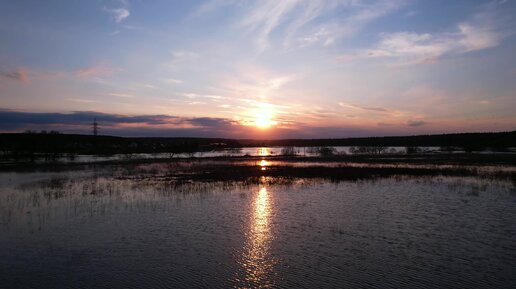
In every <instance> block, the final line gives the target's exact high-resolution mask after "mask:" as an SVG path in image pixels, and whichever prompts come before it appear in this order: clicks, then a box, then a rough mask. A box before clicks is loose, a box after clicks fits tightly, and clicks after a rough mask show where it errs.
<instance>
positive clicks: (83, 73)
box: [75, 65, 118, 78]
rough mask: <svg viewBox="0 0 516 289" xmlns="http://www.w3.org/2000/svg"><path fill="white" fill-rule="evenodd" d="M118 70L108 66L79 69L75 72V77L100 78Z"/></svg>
mask: <svg viewBox="0 0 516 289" xmlns="http://www.w3.org/2000/svg"><path fill="white" fill-rule="evenodd" d="M117 70H118V69H116V68H113V67H110V66H104V65H99V66H90V67H85V68H81V69H78V70H76V71H75V75H76V76H78V77H83V78H88V77H100V76H106V75H111V74H113V73H114V72H115V71H117Z"/></svg>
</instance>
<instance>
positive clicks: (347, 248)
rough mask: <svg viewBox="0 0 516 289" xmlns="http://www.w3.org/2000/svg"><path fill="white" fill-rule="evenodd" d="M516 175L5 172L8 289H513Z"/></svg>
mask: <svg viewBox="0 0 516 289" xmlns="http://www.w3.org/2000/svg"><path fill="white" fill-rule="evenodd" d="M515 171H516V170H515V169H514V166H508V165H505V166H497V165H486V166H481V167H476V166H459V165H456V164H435V165H426V166H424V165H420V164H417V165H415V164H396V165H392V164H388V165H385V164H384V165H381V164H370V163H358V164H357V163H354V164H353V163H351V164H350V163H338V162H323V163H318V162H306V161H297V162H296V161H290V162H289V161H285V160H281V161H279V160H270V159H260V158H256V159H252V160H238V161H235V162H227V161H214V160H211V161H210V160H206V161H176V162H170V163H169V162H145V163H120V164H109V165H95V164H92V165H83V166H74V167H59V168H45V169H31V170H21V171H14V170H13V171H8V170H6V171H3V172H0V272H1V274H0V284H1V286H0V287H2V288H199V287H207V288H228V287H229V288H256V287H269V288H284V287H288V288H439V287H440V288H473V287H480V288H510V287H512V288H514V287H515V286H516V277H515V275H514V268H516V239H515V236H516V223H515V222H514V220H516V187H515V184H516V178H515Z"/></svg>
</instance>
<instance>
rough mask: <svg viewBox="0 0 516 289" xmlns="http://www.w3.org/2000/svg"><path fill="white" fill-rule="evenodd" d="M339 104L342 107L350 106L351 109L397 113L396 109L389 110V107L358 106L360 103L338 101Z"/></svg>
mask: <svg viewBox="0 0 516 289" xmlns="http://www.w3.org/2000/svg"><path fill="white" fill-rule="evenodd" d="M339 105H340V106H341V107H344V108H351V109H356V110H367V111H373V112H380V113H388V114H394V113H397V111H394V110H390V109H387V108H384V107H369V106H360V105H354V104H349V103H345V102H339Z"/></svg>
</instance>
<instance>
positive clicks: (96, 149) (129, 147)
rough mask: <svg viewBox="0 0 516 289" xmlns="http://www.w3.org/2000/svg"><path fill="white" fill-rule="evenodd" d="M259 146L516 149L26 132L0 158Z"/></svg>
mask: <svg viewBox="0 0 516 289" xmlns="http://www.w3.org/2000/svg"><path fill="white" fill-rule="evenodd" d="M259 146H299V147H316V146H317V147H325V146H329V147H331V146H368V147H393V146H396V147H421V146H431V147H457V148H461V149H464V150H465V151H481V150H485V149H494V150H503V149H504V148H508V147H516V131H512V132H497V133H460V134H440V135H417V136H392V137H366V138H339V139H284V140H251V139H223V138H185V137H178V138H175V137H159V138H156V137H138V138H134V137H114V136H102V135H99V136H93V135H73V134H60V133H57V132H39V133H36V132H28V133H17V134H12V133H10V134H0V153H1V154H3V155H4V156H5V155H10V156H13V155H14V156H27V155H31V154H124V153H193V152H197V151H210V150H216V149H224V148H239V147H259Z"/></svg>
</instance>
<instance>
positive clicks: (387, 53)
mask: <svg viewBox="0 0 516 289" xmlns="http://www.w3.org/2000/svg"><path fill="white" fill-rule="evenodd" d="M515 32H516V1H514V0H505V1H504V0H490V1H480V0H479V1H476V0H454V1H444V0H256V1H253V0H212V1H199V0H189V1H182V0H181V1H179V0H178V1H172V0H154V1H144V0H109V1H108V0H90V1H86V0H84V1H79V0H61V1H58V0H48V1H39V0H38V1H28V0H15V1H14V0H12V1H8V0H0V132H23V131H26V130H57V131H60V132H63V133H81V134H90V133H91V123H92V122H93V120H94V119H95V118H96V119H97V121H98V122H99V124H100V128H101V129H100V133H101V134H108V135H119V136H167V137H170V136H193V137H230V138H262V139H278V138H342V137H362V136H386V135H415V134H436V133H456V132H485V131H513V130H516V113H515V111H516V81H515V80H516V53H515V51H516V36H515Z"/></svg>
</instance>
